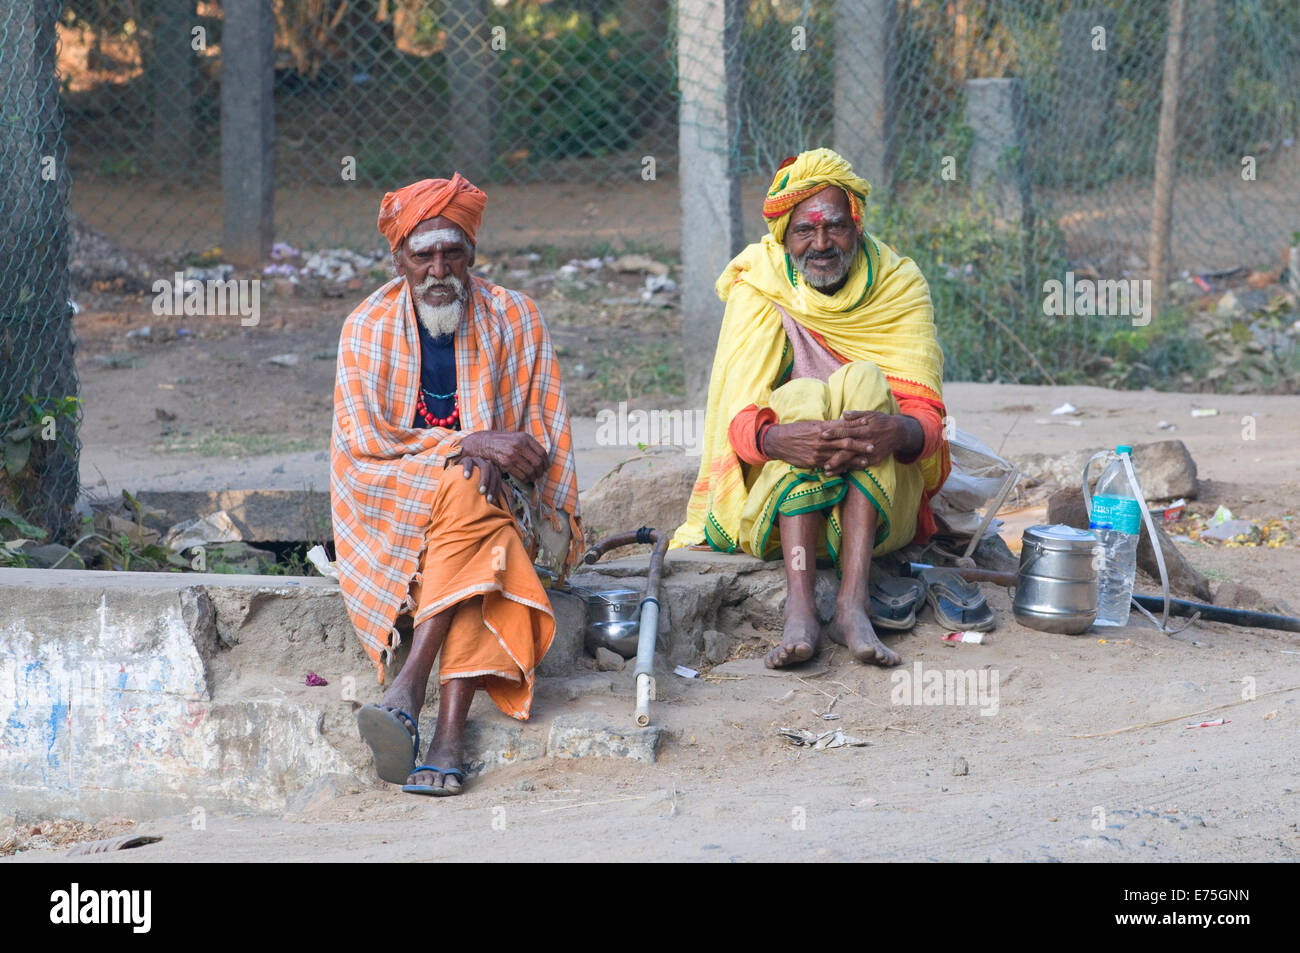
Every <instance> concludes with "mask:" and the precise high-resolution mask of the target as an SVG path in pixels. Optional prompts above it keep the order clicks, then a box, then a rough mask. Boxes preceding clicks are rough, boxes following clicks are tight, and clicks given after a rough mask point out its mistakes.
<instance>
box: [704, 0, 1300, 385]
mask: <svg viewBox="0 0 1300 953" xmlns="http://www.w3.org/2000/svg"><path fill="white" fill-rule="evenodd" d="M684 6H685V4H684ZM696 6H697V7H700V8H703V7H704V6H706V5H703V4H700V5H696ZM1173 6H1174V5H1173V4H1170V3H1165V2H1160V3H1153V2H1149V0H1109V2H1088V0H1077V2H1058V0H948V2H933V3H930V2H918V0H912V2H896V0H837V2H833V3H813V2H807V0H805V2H793V3H792V2H788V0H787V2H771V0H760V2H749V3H744V4H741V5H740V9H741V14H740V17H741V22H740V24H739V27H738V29H736V30H735V31H734V40H733V41H732V42H733V43H734V45H735V51H734V52H735V60H736V63H735V66H734V69H733V68H732V67H731V66H729V67H728V70H729V71H731V75H730V78H729V82H730V83H733V84H735V86H736V87H737V88H738V101H737V104H736V107H735V108H736V112H737V114H738V117H739V122H738V128H737V131H736V134H735V135H734V136H732V137H730V138H729V139H728V140H726V141H725V148H728V149H730V150H734V153H735V154H734V156H733V157H732V158H733V161H734V165H735V167H736V169H737V170H738V172H739V173H740V174H742V175H751V174H752V176H753V179H752V184H753V185H756V186H757V185H762V186H765V185H766V183H767V181H768V176H769V175H770V170H772V169H774V168H775V167H776V166H777V164H779V162H780V161H781V160H782V158H784V157H785V156H787V155H792V154H794V153H797V152H799V151H800V150H802V149H806V148H811V147H815V146H819V145H832V146H833V147H835V148H836V149H838V150H839V151H840V152H842V153H843V154H845V155H846V156H848V157H850V158H851V159H852V160H853V161H854V164H855V167H856V168H857V170H858V171H859V172H860V173H861V174H863V175H865V176H866V177H867V178H868V179H869V180H870V181H872V182H873V184H874V185H875V186H876V189H875V195H874V196H873V201H872V202H871V203H870V206H869V208H868V216H869V218H868V227H869V228H870V229H871V230H872V231H873V232H874V233H876V234H878V235H880V236H881V237H883V238H885V239H886V240H887V241H889V242H890V243H892V244H894V245H895V246H896V247H897V248H898V249H899V250H900V251H903V252H904V253H905V254H908V255H911V256H912V257H914V258H916V259H917V260H918V262H919V263H920V265H921V267H922V270H923V271H924V273H925V274H926V276H927V277H928V278H929V280H930V284H931V290H932V293H933V295H934V298H935V303H936V314H937V318H938V321H939V324H940V333H941V338H942V340H943V343H944V350H945V354H946V358H947V362H946V373H947V376H949V377H950V378H955V379H990V380H991V379H999V380H1021V381H1026V382H1040V383H1041V382H1051V381H1055V380H1057V379H1060V380H1069V379H1077V377H1078V375H1079V373H1080V372H1081V371H1085V370H1086V372H1087V373H1088V374H1089V375H1090V376H1092V377H1093V378H1094V379H1096V380H1098V381H1099V382H1105V383H1115V384H1121V385H1128V386H1133V385H1139V386H1140V385H1142V384H1148V383H1160V384H1165V385H1167V384H1169V383H1171V382H1172V383H1177V382H1178V380H1181V382H1182V384H1183V385H1185V386H1188V387H1189V389H1191V385H1194V384H1195V383H1196V381H1195V379H1194V375H1193V374H1191V373H1189V372H1188V368H1189V367H1190V366H1191V365H1192V364H1194V363H1195V360H1193V358H1196V359H1197V360H1200V361H1201V362H1202V363H1209V362H1211V361H1212V360H1213V359H1214V358H1222V359H1224V360H1235V359H1239V360H1236V365H1240V366H1236V365H1234V366H1231V367H1220V368H1218V369H1217V370H1215V371H1214V373H1218V374H1220V375H1224V374H1228V375H1231V374H1232V373H1235V372H1236V371H1241V372H1243V373H1245V374H1246V375H1247V376H1246V379H1244V380H1243V381H1241V382H1239V384H1240V386H1242V387H1246V388H1258V387H1268V388H1279V387H1281V388H1293V387H1294V386H1295V385H1296V383H1297V380H1298V379H1300V378H1298V377H1297V371H1300V367H1297V364H1296V360H1295V335H1294V329H1292V333H1291V335H1290V336H1282V332H1284V331H1286V329H1287V328H1288V326H1289V325H1290V324H1291V323H1292V322H1294V321H1295V317H1296V314H1295V312H1296V308H1295V297H1294V295H1295V293H1296V292H1297V291H1300V276H1296V275H1294V269H1292V270H1291V271H1290V273H1289V274H1288V271H1287V269H1285V268H1282V267H1281V266H1283V264H1284V262H1285V260H1286V256H1287V252H1288V248H1289V246H1294V245H1296V244H1300V240H1298V239H1297V238H1296V237H1295V233H1296V231H1297V229H1300V192H1298V191H1297V187H1300V150H1297V149H1295V148H1294V146H1295V137H1296V131H1297V127H1298V126H1300V6H1297V5H1296V4H1294V3H1290V2H1286V0H1232V2H1229V0H1185V2H1184V4H1183V10H1184V12H1183V20H1184V22H1183V24H1182V31H1181V51H1180V54H1179V56H1178V57H1177V63H1178V66H1179V70H1178V76H1177V79H1176V83H1173V84H1169V81H1168V80H1167V79H1166V71H1167V59H1168V55H1169V46H1170V32H1171V30H1170V22H1169V18H1170V10H1171V9H1172V7H1173ZM697 25H698V26H699V27H700V28H705V27H706V23H705V20H704V18H703V16H701V18H700V19H699V20H698V21H696V22H692V23H685V22H684V23H682V24H680V25H679V29H681V30H683V31H687V30H691V29H693V28H695V27H696V26H697ZM1170 79H1171V80H1172V79H1173V77H1170ZM1167 84H1169V85H1170V89H1171V91H1172V96H1173V101H1175V102H1176V104H1177V125H1176V138H1174V139H1172V140H1170V141H1169V142H1168V143H1167V147H1166V156H1165V158H1166V159H1167V169H1168V172H1169V180H1170V181H1171V182H1172V184H1173V188H1172V209H1171V210H1170V212H1169V215H1168V220H1169V224H1170V229H1169V230H1170V233H1171V234H1170V240H1169V243H1168V251H1167V253H1165V256H1164V257H1165V260H1164V265H1165V269H1164V270H1165V272H1166V274H1167V275H1168V277H1170V278H1175V279H1178V278H1180V277H1181V278H1182V279H1184V280H1183V281H1181V282H1180V281H1175V283H1174V285H1175V287H1174V293H1173V294H1172V296H1171V305H1172V307H1170V308H1168V309H1166V314H1165V318H1164V319H1163V320H1162V321H1161V322H1160V323H1158V324H1157V326H1154V327H1147V326H1145V325H1143V324H1141V321H1142V320H1143V319H1142V317H1141V316H1135V317H1137V321H1136V322H1134V323H1133V324H1130V323H1128V322H1123V321H1116V320H1115V319H1114V315H1105V314H1101V313H1097V314H1093V315H1089V314H1087V312H1086V309H1085V311H1084V312H1083V313H1082V314H1073V313H1072V311H1066V312H1065V315H1061V314H1045V313H1044V310H1045V300H1044V299H1045V295H1044V284H1045V282H1047V281H1050V280H1053V279H1056V280H1072V279H1066V274H1067V273H1068V274H1069V275H1071V276H1077V277H1079V278H1085V279H1087V280H1089V281H1097V280H1101V281H1106V280H1124V281H1131V280H1140V279H1148V278H1153V277H1154V276H1153V269H1154V268H1156V267H1158V265H1157V263H1156V262H1154V261H1153V258H1152V251H1153V245H1152V241H1153V238H1152V230H1153V219H1156V218H1158V217H1159V214H1158V208H1157V202H1156V199H1155V194H1156V189H1155V184H1156V179H1157V167H1158V166H1159V165H1160V157H1159V156H1158V155H1157V151H1158V141H1159V125H1160V124H1159V120H1160V116H1161V109H1162V107H1161V102H1162V97H1163V96H1164V95H1165V93H1166V88H1165V87H1166V85H1167ZM750 191H753V190H752V189H751V190H750ZM748 201H749V202H750V204H751V205H752V204H753V202H754V199H752V198H751V199H749V200H748ZM747 214H748V210H747ZM753 230H754V229H753V226H750V228H749V229H748V233H752V232H753ZM748 233H747V234H748ZM1252 271H1253V272H1256V273H1257V274H1256V277H1260V276H1264V277H1267V276H1269V275H1271V277H1272V279H1273V280H1272V282H1265V281H1263V278H1261V284H1268V285H1270V286H1271V292H1270V289H1269V288H1265V287H1257V288H1256V289H1255V290H1254V291H1252V292H1251V294H1252V295H1254V296H1255V297H1256V298H1259V299H1260V300H1259V301H1257V302H1255V304H1256V305H1257V307H1256V308H1255V311H1256V312H1267V311H1270V310H1271V311H1272V312H1273V313H1272V314H1262V313H1257V314H1254V315H1252V314H1250V313H1249V311H1250V309H1249V308H1246V309H1242V308H1240V307H1237V306H1236V305H1232V304H1229V305H1225V306H1224V308H1223V309H1221V310H1220V312H1219V313H1216V314H1215V315H1214V316H1215V317H1216V318H1219V319H1222V320H1220V321H1219V322H1218V324H1217V325H1213V323H1212V322H1210V321H1208V320H1202V318H1203V316H1200V315H1196V314H1193V315H1191V317H1193V318H1196V319H1197V320H1198V321H1199V326H1196V327H1189V326H1188V318H1189V315H1188V313H1187V312H1186V311H1185V310H1183V311H1180V310H1179V307H1178V306H1180V305H1183V304H1186V303H1187V299H1188V297H1189V294H1190V295H1191V296H1196V295H1202V294H1205V293H1207V292H1214V293H1215V298H1216V299H1217V297H1218V295H1220V294H1222V293H1223V292H1224V290H1225V289H1226V287H1227V286H1226V285H1225V284H1223V283H1222V282H1216V276H1217V277H1218V278H1225V277H1230V276H1231V275H1232V274H1233V273H1234V272H1235V273H1236V277H1238V278H1243V277H1244V276H1245V275H1246V273H1247V272H1252ZM1225 273H1226V274H1225ZM1202 276H1206V277H1202ZM1288 278H1289V280H1288ZM1191 282H1196V283H1197V284H1196V285H1193V284H1191ZM1153 283H1154V285H1155V287H1154V289H1150V290H1151V291H1152V294H1153V296H1157V297H1158V296H1160V295H1161V294H1162V292H1163V291H1164V282H1163V281H1162V280H1160V279H1155V280H1154V282H1153ZM1133 287H1134V289H1137V293H1141V292H1142V291H1145V290H1147V289H1149V288H1150V286H1139V285H1134V286H1133ZM1270 293H1271V296H1270ZM1234 300H1235V299H1234ZM1062 317H1067V318H1069V319H1068V320H1062ZM1237 319H1242V320H1241V321H1240V322H1239V323H1243V324H1244V326H1243V327H1241V328H1237V329H1235V330H1232V331H1231V332H1230V329H1229V327H1228V326H1229V325H1231V324H1232V323H1233V321H1235V320H1237ZM1257 319H1258V320H1257ZM1193 323H1194V324H1195V323H1196V321H1193ZM1229 333H1231V334H1234V335H1235V336H1236V338H1237V339H1238V341H1239V342H1240V341H1241V340H1243V339H1244V340H1245V342H1246V347H1245V350H1246V351H1248V352H1250V353H1248V354H1244V353H1242V348H1241V347H1238V346H1236V345H1233V344H1230V343H1229V342H1228V338H1227V336H1228V335H1229ZM1216 335H1217V336H1218V337H1217V338H1216ZM1252 337H1253V338H1254V339H1256V340H1255V343H1250V339H1251V338H1252ZM1260 342H1268V343H1267V344H1264V343H1260ZM1189 351H1199V353H1198V354H1196V355H1192V354H1189ZM1180 372H1181V377H1179V373H1180Z"/></svg>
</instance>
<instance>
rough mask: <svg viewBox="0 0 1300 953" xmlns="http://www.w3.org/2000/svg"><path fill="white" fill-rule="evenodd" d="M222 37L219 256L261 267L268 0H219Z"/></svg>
mask: <svg viewBox="0 0 1300 953" xmlns="http://www.w3.org/2000/svg"><path fill="white" fill-rule="evenodd" d="M222 9H223V13H224V16H225V26H224V29H223V31H222V40H221V199H222V218H221V244H222V250H223V251H224V255H223V257H224V258H225V259H226V260H227V261H230V262H233V263H234V264H236V265H238V266H240V267H242V268H257V267H260V265H261V264H262V262H263V261H265V260H266V258H267V256H268V255H269V254H270V252H271V241H272V238H273V235H274V223H273V210H274V206H275V183H274V174H273V173H274V168H275V161H274V160H275V102H274V100H273V99H272V96H271V92H272V88H273V86H274V83H275V46H274V40H275V20H274V18H273V17H272V15H271V0H226V2H225V4H224V6H223V8H222Z"/></svg>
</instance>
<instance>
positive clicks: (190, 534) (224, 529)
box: [163, 510, 242, 552]
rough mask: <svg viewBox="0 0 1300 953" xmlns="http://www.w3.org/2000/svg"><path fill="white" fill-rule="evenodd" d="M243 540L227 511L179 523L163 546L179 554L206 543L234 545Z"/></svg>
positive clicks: (167, 536) (168, 533)
mask: <svg viewBox="0 0 1300 953" xmlns="http://www.w3.org/2000/svg"><path fill="white" fill-rule="evenodd" d="M240 539H242V535H241V534H240V532H239V528H238V527H237V526H235V524H234V522H233V521H232V520H231V519H230V515H229V514H228V513H227V512H226V511H225V510H217V512H215V513H210V514H208V515H207V516H204V517H201V518H199V519H195V520H189V521H188V522H185V523H177V524H176V525H175V526H173V527H172V528H171V529H170V530H169V531H168V532H167V535H166V537H165V538H164V539H163V545H164V546H166V547H168V548H169V549H174V550H176V551H177V552H181V551H182V550H186V549H189V548H190V547H192V546H201V545H204V544H205V543H233V542H236V541H238V540H240Z"/></svg>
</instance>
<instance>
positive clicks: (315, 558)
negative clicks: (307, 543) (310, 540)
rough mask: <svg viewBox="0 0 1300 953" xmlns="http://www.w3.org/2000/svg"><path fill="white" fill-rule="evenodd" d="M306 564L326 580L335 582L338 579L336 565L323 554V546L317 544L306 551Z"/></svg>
mask: <svg viewBox="0 0 1300 953" xmlns="http://www.w3.org/2000/svg"><path fill="white" fill-rule="evenodd" d="M307 562H309V563H311V564H312V565H313V566H314V567H316V571H317V572H318V573H320V574H321V575H322V576H324V577H325V578H326V579H335V580H337V579H338V578H339V567H338V563H332V562H330V559H329V554H328V553H327V552H325V547H324V546H321V545H320V544H317V545H315V546H313V547H312V548H311V549H309V550H307Z"/></svg>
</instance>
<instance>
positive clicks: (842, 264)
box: [795, 247, 853, 291]
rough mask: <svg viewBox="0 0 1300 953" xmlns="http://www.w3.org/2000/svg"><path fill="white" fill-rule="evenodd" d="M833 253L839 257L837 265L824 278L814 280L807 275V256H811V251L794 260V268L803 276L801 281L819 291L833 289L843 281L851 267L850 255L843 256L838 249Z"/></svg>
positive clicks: (851, 259) (851, 257) (851, 258)
mask: <svg viewBox="0 0 1300 953" xmlns="http://www.w3.org/2000/svg"><path fill="white" fill-rule="evenodd" d="M835 253H836V255H838V256H839V265H838V266H837V267H836V269H835V270H834V271H833V272H831V274H830V275H828V276H827V277H825V278H820V277H819V278H816V279H814V278H813V277H812V276H811V275H810V274H809V273H808V256H809V255H811V254H812V252H811V251H807V252H804V253H803V255H801V256H800V257H798V258H796V259H795V267H796V268H797V269H798V270H799V274H800V275H802V276H803V280H804V281H806V282H808V284H810V285H812V286H813V287H814V288H816V289H817V290H819V291H820V290H821V289H823V288H830V287H833V286H834V285H837V284H839V283H840V282H841V281H843V280H844V279H845V277H846V276H847V275H848V273H849V269H850V268H852V267H853V256H852V255H846V254H844V252H842V251H841V250H840V249H839V248H838V247H837V248H836V249H835Z"/></svg>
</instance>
